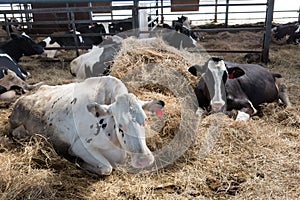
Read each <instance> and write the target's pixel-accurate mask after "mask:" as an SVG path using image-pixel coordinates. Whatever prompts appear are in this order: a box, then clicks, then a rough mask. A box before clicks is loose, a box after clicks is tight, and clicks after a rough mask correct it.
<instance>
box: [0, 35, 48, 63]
mask: <svg viewBox="0 0 300 200" xmlns="http://www.w3.org/2000/svg"><path fill="white" fill-rule="evenodd" d="M11 39H12V40H9V41H8V42H6V43H5V44H3V45H2V46H1V49H2V50H3V51H4V52H5V53H7V54H8V55H10V56H11V57H12V58H14V59H15V60H16V61H18V60H19V59H20V58H21V57H22V56H23V55H25V56H30V55H35V54H42V53H43V52H44V50H43V47H42V46H41V45H39V44H37V43H35V42H34V41H33V40H32V39H31V38H30V37H29V36H28V35H26V34H25V33H23V34H22V35H18V34H15V33H12V34H11Z"/></svg>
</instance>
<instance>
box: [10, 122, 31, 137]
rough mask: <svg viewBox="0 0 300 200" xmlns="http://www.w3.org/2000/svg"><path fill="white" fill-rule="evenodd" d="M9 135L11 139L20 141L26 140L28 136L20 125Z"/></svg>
mask: <svg viewBox="0 0 300 200" xmlns="http://www.w3.org/2000/svg"><path fill="white" fill-rule="evenodd" d="M11 135H12V137H13V138H15V139H19V140H20V139H26V138H27V137H28V136H29V133H28V131H27V130H26V129H25V127H24V126H23V125H20V126H18V127H17V128H15V129H13V130H12V131H11Z"/></svg>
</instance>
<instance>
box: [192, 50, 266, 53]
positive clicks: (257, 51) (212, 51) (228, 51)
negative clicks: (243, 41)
mask: <svg viewBox="0 0 300 200" xmlns="http://www.w3.org/2000/svg"><path fill="white" fill-rule="evenodd" d="M189 52H191V53H205V52H207V53H262V50H221V49H203V50H190V51H189Z"/></svg>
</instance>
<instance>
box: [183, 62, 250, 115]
mask: <svg viewBox="0 0 300 200" xmlns="http://www.w3.org/2000/svg"><path fill="white" fill-rule="evenodd" d="M188 71H189V72H190V73H191V74H193V75H194V76H201V77H202V78H203V79H204V81H205V84H206V87H207V90H208V92H209V95H210V106H211V108H212V110H213V111H214V112H220V111H223V110H224V109H225V104H226V91H225V84H226V81H227V80H228V79H235V78H238V77H240V76H243V75H244V74H245V72H244V71H243V70H242V69H241V68H239V67H227V66H226V64H225V63H224V60H223V58H222V57H211V58H210V59H208V61H207V62H206V63H205V64H204V66H202V67H201V66H199V65H194V66H192V67H190V68H189V69H188Z"/></svg>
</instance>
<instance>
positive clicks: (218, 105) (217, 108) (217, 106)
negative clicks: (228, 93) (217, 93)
mask: <svg viewBox="0 0 300 200" xmlns="http://www.w3.org/2000/svg"><path fill="white" fill-rule="evenodd" d="M210 105H211V109H212V110H213V112H221V111H223V109H224V106H225V102H224V101H214V102H211V104H210Z"/></svg>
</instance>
